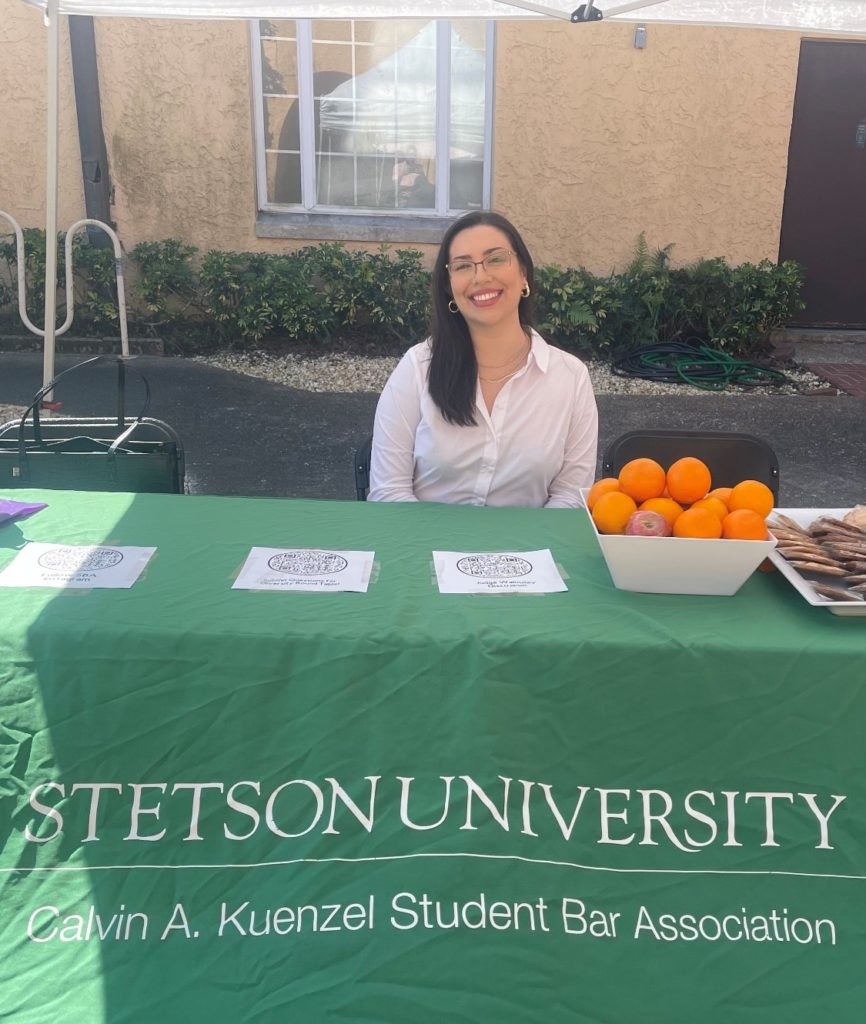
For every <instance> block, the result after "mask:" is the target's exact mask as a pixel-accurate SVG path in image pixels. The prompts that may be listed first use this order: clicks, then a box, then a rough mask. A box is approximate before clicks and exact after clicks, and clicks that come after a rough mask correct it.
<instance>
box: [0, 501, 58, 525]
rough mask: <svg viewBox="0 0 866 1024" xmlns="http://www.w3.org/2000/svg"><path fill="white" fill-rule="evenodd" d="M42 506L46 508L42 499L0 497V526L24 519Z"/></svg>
mask: <svg viewBox="0 0 866 1024" xmlns="http://www.w3.org/2000/svg"><path fill="white" fill-rule="evenodd" d="M44 508H48V506H47V505H46V503H45V502H44V501H36V502H27V501H12V500H11V498H0V526H5V525H6V523H14V522H17V521H18V520H19V519H26V518H27V517H28V516H32V515H35V514H36V513H37V512H41V511H42V509H44Z"/></svg>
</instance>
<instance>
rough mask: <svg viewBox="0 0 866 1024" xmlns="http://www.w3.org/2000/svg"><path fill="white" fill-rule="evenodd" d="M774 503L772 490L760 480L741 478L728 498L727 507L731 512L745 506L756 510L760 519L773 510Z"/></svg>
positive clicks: (753, 510)
mask: <svg viewBox="0 0 866 1024" xmlns="http://www.w3.org/2000/svg"><path fill="white" fill-rule="evenodd" d="M774 504H775V501H774V500H773V492H772V491H771V490H770V488H769V487H768V486H767V485H766V484H762V483H761V482H760V480H741V481H740V482H739V483H738V484H737V486H736V487H734V488H733V490H732V491H731V496H730V498H729V499H728V508H729V509H730V510H731V512H736V511H737V510H738V509H741V508H747V509H751V510H752V512H757V513H758V515H759V516H761V518H762V519H764V518H766V517H767V516H768V515H769V514H770V513H771V512H772V511H773V505H774Z"/></svg>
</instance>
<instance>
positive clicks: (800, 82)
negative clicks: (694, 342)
mask: <svg viewBox="0 0 866 1024" xmlns="http://www.w3.org/2000/svg"><path fill="white" fill-rule="evenodd" d="M779 258H780V259H783V260H797V262H798V263H801V264H802V265H803V266H804V267H805V268H806V287H805V292H804V298H805V301H806V308H805V309H804V310H803V312H802V313H801V314H800V315H799V316H798V318H797V319H798V321H799V322H800V323H803V324H841V325H844V326H850V327H855V326H856V327H862V326H864V325H866V43H855V42H819V41H815V40H804V41H803V42H802V43H801V45H800V69H799V73H798V75H797V92H796V96H795V98H794V119H793V123H792V125H791V145H790V149H789V151H788V182H787V185H786V187H785V207H784V212H783V214H782V234H781V241H780V244H779Z"/></svg>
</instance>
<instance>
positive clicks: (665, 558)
mask: <svg viewBox="0 0 866 1024" xmlns="http://www.w3.org/2000/svg"><path fill="white" fill-rule="evenodd" d="M584 497H586V493H585V492H584ZM586 514H587V515H588V516H589V521H590V523H591V525H592V530H593V533H594V534H595V536H596V539H597V540H598V544H599V547H600V548H601V553H602V554H603V555H604V560H605V562H606V563H607V568H608V572H609V573H610V577H611V579H612V580H613V585H614V586H615V587H616V588H617V589H618V590H636V591H639V592H641V593H644V594H702V595H708V596H709V595H714V596H717V597H730V596H731V595H732V594H736V592H737V591H738V590H739V589H740V587H741V586H742V585H743V584H744V583H745V582H746V580H747V579H748V578H749V577H750V576H751V575H752V573H753V572H754V571H755V569H757V568H758V566H759V565H760V564H761V562H763V561H764V559H765V558H766V557H767V556H768V555H769V554H770V552H771V551H772V550H773V548H774V547H775V546H776V540H775V538H772V539H770V540H704V539H701V538H698V537H626V536H622V535H620V534H604V533H599V532H598V529H597V528H596V525H595V523H594V522H593V519H592V516H591V515H589V511H588V510H587V512H586Z"/></svg>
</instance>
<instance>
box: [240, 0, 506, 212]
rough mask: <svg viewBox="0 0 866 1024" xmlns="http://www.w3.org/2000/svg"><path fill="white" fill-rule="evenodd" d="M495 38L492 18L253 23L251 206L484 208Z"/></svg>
mask: <svg viewBox="0 0 866 1024" xmlns="http://www.w3.org/2000/svg"><path fill="white" fill-rule="evenodd" d="M492 41H493V28H492V25H491V24H490V23H487V22H480V21H469V20H467V21H459V22H454V23H449V22H445V21H418V20H407V21H398V20H382V21H329V20H322V21H310V20H300V19H299V20H297V21H294V20H283V19H279V20H277V19H270V20H260V21H258V22H256V23H254V25H253V27H252V42H253V48H252V49H253V60H252V63H253V71H254V88H255V113H256V165H257V166H256V169H257V182H258V193H259V207H260V208H261V209H262V210H267V211H276V212H279V211H285V212H288V213H323V214H346V213H358V214H379V215H383V214H390V215H401V214H412V215H415V216H419V215H420V216H425V215H426V216H436V215H438V216H447V215H448V214H450V213H454V212H459V211H463V210H474V209H482V208H485V207H487V206H489V197H490V145H491V93H492V88H491V86H492V66H491V65H492Z"/></svg>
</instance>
